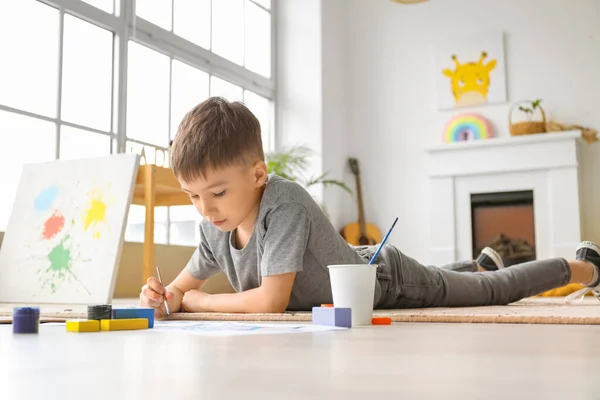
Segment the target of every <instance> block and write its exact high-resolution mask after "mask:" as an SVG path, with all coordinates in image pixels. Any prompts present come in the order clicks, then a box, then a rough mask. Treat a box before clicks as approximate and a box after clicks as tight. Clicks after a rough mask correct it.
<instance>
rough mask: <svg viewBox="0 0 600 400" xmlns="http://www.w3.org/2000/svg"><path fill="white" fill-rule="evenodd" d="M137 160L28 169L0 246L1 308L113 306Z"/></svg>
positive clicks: (65, 163)
mask: <svg viewBox="0 0 600 400" xmlns="http://www.w3.org/2000/svg"><path fill="white" fill-rule="evenodd" d="M138 165H139V156H138V155H137V154H117V155H112V156H107V157H100V158H88V159H79V160H64V161H61V160H59V161H52V162H46V163H36V164H26V165H25V166H24V167H23V170H22V174H21V178H20V181H19V186H18V189H17V194H16V197H15V202H14V206H13V209H12V212H11V215H10V218H9V221H8V226H7V229H6V233H5V234H4V240H3V242H2V247H0V302H8V303H27V304H31V303H60V304H98V303H108V302H110V301H111V299H112V295H113V291H114V285H115V280H116V275H117V269H118V264H119V261H120V256H121V249H122V244H123V236H124V232H125V224H126V221H127V213H128V210H129V205H130V204H131V201H132V197H133V190H134V187H135V181H136V176H137V169H138Z"/></svg>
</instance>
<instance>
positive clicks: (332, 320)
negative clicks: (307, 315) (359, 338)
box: [312, 307, 352, 328]
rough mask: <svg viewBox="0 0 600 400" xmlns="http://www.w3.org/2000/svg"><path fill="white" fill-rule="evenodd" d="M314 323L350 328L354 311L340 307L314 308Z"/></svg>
mask: <svg viewBox="0 0 600 400" xmlns="http://www.w3.org/2000/svg"><path fill="white" fill-rule="evenodd" d="M312 323H313V324H316V325H328V326H339V327H343V328H350V327H352V310H351V309H350V308H339V307H313V309H312Z"/></svg>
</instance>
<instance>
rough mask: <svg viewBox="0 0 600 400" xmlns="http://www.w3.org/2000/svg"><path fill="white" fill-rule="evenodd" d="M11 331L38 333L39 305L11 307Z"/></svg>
mask: <svg viewBox="0 0 600 400" xmlns="http://www.w3.org/2000/svg"><path fill="white" fill-rule="evenodd" d="M12 325H13V333H38V332H39V326H40V308H39V307H15V308H13V321H12Z"/></svg>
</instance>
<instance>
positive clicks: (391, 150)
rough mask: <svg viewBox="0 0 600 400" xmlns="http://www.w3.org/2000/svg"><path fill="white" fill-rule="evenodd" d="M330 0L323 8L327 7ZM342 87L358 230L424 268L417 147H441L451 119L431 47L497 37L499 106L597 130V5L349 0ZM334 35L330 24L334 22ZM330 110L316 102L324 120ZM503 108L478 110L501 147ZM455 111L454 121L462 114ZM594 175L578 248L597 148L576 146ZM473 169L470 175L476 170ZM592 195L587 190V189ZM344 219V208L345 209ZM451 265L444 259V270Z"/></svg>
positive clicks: (423, 198) (597, 191) (596, 193)
mask: <svg viewBox="0 0 600 400" xmlns="http://www.w3.org/2000/svg"><path fill="white" fill-rule="evenodd" d="M328 1H329V0H325V3H327V2H328ZM345 4H346V5H347V10H346V13H345V14H342V15H340V16H338V17H340V18H344V19H345V35H344V36H345V40H346V46H347V49H346V54H345V57H346V62H345V63H344V64H345V65H346V66H347V72H346V74H347V76H346V78H345V79H346V84H345V87H344V88H343V93H344V94H343V95H342V96H331V97H330V98H329V99H327V98H325V100H327V101H331V102H333V101H336V100H339V99H340V98H345V99H346V103H345V105H344V107H346V112H345V116H346V117H347V118H346V119H345V121H344V122H343V124H340V127H341V128H342V130H346V129H347V130H348V135H347V136H345V137H346V139H347V140H349V141H350V143H348V144H347V145H346V146H347V147H346V149H345V151H346V152H347V154H348V155H349V154H356V155H358V156H359V157H360V162H361V166H362V175H363V182H364V183H363V185H364V192H365V195H366V199H365V201H366V204H365V205H366V214H367V219H368V220H370V221H373V222H375V223H376V224H377V225H379V227H380V229H381V230H382V231H385V230H386V229H387V228H388V226H389V225H390V223H391V222H392V220H393V218H394V217H395V216H398V217H399V218H400V222H399V224H398V225H397V227H396V229H395V232H394V234H393V235H392V236H391V238H390V242H391V243H393V244H395V245H397V246H399V247H400V248H401V249H402V250H403V251H405V252H406V253H408V254H409V255H411V256H413V257H416V258H418V259H421V260H422V261H424V262H428V258H429V256H428V245H427V242H428V240H429V228H428V224H429V220H428V215H427V209H428V202H429V201H443V200H438V199H430V198H429V197H428V189H429V188H428V185H427V173H426V168H427V166H426V164H425V160H426V159H425V153H424V148H425V147H427V146H429V145H430V144H433V143H438V142H439V141H440V140H441V130H442V128H443V126H444V123H445V121H446V120H447V119H448V118H449V117H450V116H451V115H453V114H454V113H453V112H440V111H438V110H437V109H436V105H435V100H436V97H435V93H436V92H435V85H434V79H433V73H434V71H433V54H434V53H433V49H434V44H435V41H436V39H437V38H440V37H444V36H446V35H448V34H455V33H456V34H468V33H476V32H480V31H481V32H483V31H486V30H502V31H504V32H505V47H506V64H507V81H508V84H507V85H508V96H509V101H516V100H520V99H525V98H542V99H543V103H542V104H543V106H544V107H545V109H546V111H547V112H548V114H549V116H550V117H551V118H553V119H556V120H558V121H561V122H567V123H577V124H581V125H586V126H590V127H593V128H596V129H600V102H598V93H599V92H600V24H599V22H600V0H576V1H567V0H502V1H499V0H452V1H448V0H430V1H429V2H426V3H422V4H417V5H410V6H409V5H400V4H396V3H393V2H391V1H390V0H348V1H346V2H345ZM336 24H337V23H336ZM330 106H331V105H330V104H328V103H327V102H324V110H327V107H330ZM508 110H509V104H501V105H494V106H487V107H479V108H477V112H479V113H481V114H483V115H485V116H487V117H488V118H489V119H490V120H491V121H492V123H493V124H494V126H495V128H496V130H497V132H498V134H499V135H501V136H507V135H509V134H508V121H507V116H508ZM463 111H464V110H463ZM584 153H586V154H584V155H585V156H586V157H587V158H588V159H589V158H591V157H592V156H593V160H592V161H591V162H590V163H589V164H588V165H586V167H587V168H588V169H593V170H595V171H596V172H595V173H594V174H588V175H586V176H585V177H584V185H586V188H585V190H584V193H583V204H582V206H583V213H584V217H585V219H584V221H583V230H584V232H583V233H584V238H587V239H590V240H595V241H600V207H596V208H593V205H594V204H596V205H597V204H600V168H599V167H600V144H599V145H595V146H593V147H589V146H586V148H585V152H584ZM473 168H477V166H476V165H474V166H473ZM592 185H595V186H592ZM344 201H345V208H346V209H347V210H350V209H352V208H353V207H354V204H353V203H352V202H350V201H349V200H347V199H345V200H344ZM449 261H450V260H449Z"/></svg>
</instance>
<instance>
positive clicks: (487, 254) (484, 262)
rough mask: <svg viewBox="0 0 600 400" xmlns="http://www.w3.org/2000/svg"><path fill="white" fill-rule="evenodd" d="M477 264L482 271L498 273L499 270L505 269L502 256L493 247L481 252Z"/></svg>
mask: <svg viewBox="0 0 600 400" xmlns="http://www.w3.org/2000/svg"><path fill="white" fill-rule="evenodd" d="M475 262H476V263H477V268H478V269H479V270H480V271H498V270H499V269H502V268H504V262H503V261H502V257H500V254H498V253H497V252H496V250H494V249H492V248H491V247H485V248H484V249H483V250H481V253H480V254H479V257H477V259H476V260H475Z"/></svg>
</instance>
